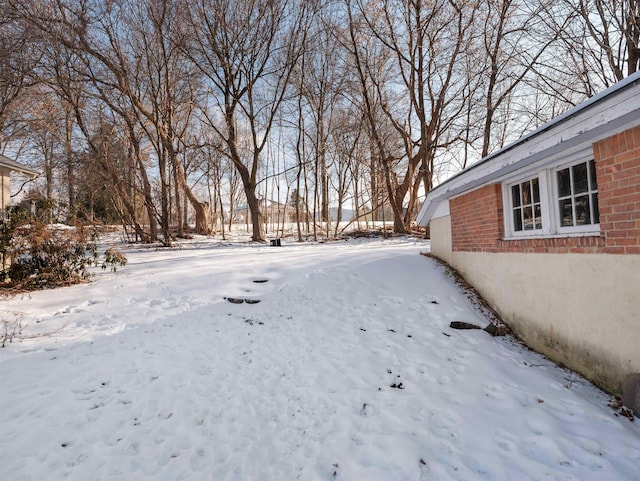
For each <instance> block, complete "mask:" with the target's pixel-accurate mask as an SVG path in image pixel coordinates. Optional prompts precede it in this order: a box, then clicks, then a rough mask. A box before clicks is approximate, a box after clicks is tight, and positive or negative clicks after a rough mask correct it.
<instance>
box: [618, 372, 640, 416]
mask: <svg viewBox="0 0 640 481" xmlns="http://www.w3.org/2000/svg"><path fill="white" fill-rule="evenodd" d="M622 404H624V405H625V406H627V407H629V408H631V410H632V411H633V413H634V414H635V415H636V416H638V417H640V373H637V372H636V373H633V374H628V375H627V376H626V377H625V378H624V381H623V382H622Z"/></svg>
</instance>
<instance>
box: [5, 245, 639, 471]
mask: <svg viewBox="0 0 640 481" xmlns="http://www.w3.org/2000/svg"><path fill="white" fill-rule="evenodd" d="M285 244H286V245H285V246H284V247H281V248H275V247H267V246H256V245H248V244H240V245H224V244H220V243H215V242H214V241H210V240H206V239H199V240H196V241H192V242H189V243H184V244H182V245H181V247H180V248H174V249H164V250H154V249H146V248H139V247H138V248H130V249H128V250H127V255H128V258H129V261H130V262H129V265H128V266H127V267H125V268H121V269H120V270H119V271H118V272H117V273H115V274H114V273H110V272H98V273H97V276H96V281H95V282H94V283H92V284H87V285H80V286H74V287H69V288H64V289H57V290H52V291H46V292H38V293H34V294H31V295H29V296H24V297H18V298H13V299H11V300H8V301H3V302H2V308H1V311H0V314H1V315H2V319H4V320H16V319H21V320H22V324H23V326H24V328H23V334H24V335H27V336H30V335H36V334H41V336H40V335H38V336H35V337H33V338H32V339H26V340H24V341H22V342H13V343H11V344H8V345H7V347H5V348H4V349H1V350H0V376H1V382H2V387H1V391H0V429H1V436H0V478H1V479H2V480H5V481H19V480H34V481H44V480H62V479H74V480H81V481H87V480H107V479H108V480H136V481H137V480H146V479H148V480H152V479H153V480H167V481H176V480H192V481H201V480H215V481H218V480H252V481H257V480H264V481H267V480H273V481H276V480H277V481H287V480H297V479H299V480H329V481H330V480H334V479H336V480H367V481H375V480H381V481H382V480H391V481H400V480H434V481H446V480H465V481H472V480H505V481H511V480H514V481H515V480H517V481H523V480H575V481H588V480H603V481H604V480H618V481H626V480H629V481H633V480H635V481H637V480H639V479H640V423H638V422H637V421H636V422H633V423H632V422H630V421H629V420H628V419H626V418H624V417H619V416H616V415H615V411H614V410H613V409H611V408H610V407H608V403H609V402H610V401H611V398H610V397H609V396H607V395H605V394H604V393H602V392H601V391H599V390H597V389H595V388H594V387H592V386H591V385H590V384H589V383H587V382H586V381H584V380H583V379H582V378H580V377H578V376H576V375H575V374H573V373H570V372H569V371H566V370H563V369H560V368H558V367H556V366H555V365H554V364H552V363H551V362H549V361H547V360H545V359H544V358H542V357H541V356H539V355H537V354H535V353H532V352H530V351H528V350H526V349H524V348H523V347H521V346H520V345H519V344H517V343H516V342H514V341H513V340H512V339H510V338H508V337H503V338H500V337H496V338H492V337H490V336H489V335H488V334H487V333H485V332H484V331H479V330H476V331H456V330H452V329H450V328H449V327H448V326H449V323H450V322H451V321H468V322H473V323H476V324H482V325H484V324H486V322H487V321H486V320H485V319H483V318H482V316H481V315H480V314H478V313H477V312H475V311H474V310H473V308H472V307H471V306H470V304H469V303H468V301H467V300H466V297H465V294H464V293H463V292H462V291H460V290H459V289H458V288H457V287H456V286H455V284H454V283H453V281H452V280H451V279H450V278H449V277H448V276H447V275H446V274H445V273H444V271H443V269H442V268H441V267H440V266H438V265H437V264H436V263H435V262H434V261H432V260H431V259H428V258H426V257H424V256H420V255H419V253H420V252H421V251H425V250H428V244H427V243H425V242H423V241H419V240H415V239H409V238H395V239H391V240H366V241H363V240H361V241H353V240H352V241H349V242H345V241H342V242H338V243H327V244H316V245H312V244H295V243H293V242H292V243H285ZM255 281H266V282H255ZM225 297H232V298H239V299H256V300H258V299H259V300H260V302H259V303H255V304H248V303H246V302H243V303H241V304H232V303H230V302H228V301H227V300H225ZM392 386H395V387H392Z"/></svg>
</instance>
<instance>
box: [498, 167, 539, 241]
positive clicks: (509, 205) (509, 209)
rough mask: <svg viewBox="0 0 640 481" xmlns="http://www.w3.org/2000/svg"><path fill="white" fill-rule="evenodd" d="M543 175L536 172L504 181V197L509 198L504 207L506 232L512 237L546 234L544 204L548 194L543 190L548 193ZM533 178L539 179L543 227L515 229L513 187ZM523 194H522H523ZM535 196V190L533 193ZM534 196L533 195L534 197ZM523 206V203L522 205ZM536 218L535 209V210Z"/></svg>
mask: <svg viewBox="0 0 640 481" xmlns="http://www.w3.org/2000/svg"><path fill="white" fill-rule="evenodd" d="M542 177H543V176H541V175H539V174H538V173H536V174H533V175H532V174H529V175H527V176H523V177H519V178H517V180H513V179H512V180H511V181H509V182H503V183H502V198H503V199H507V202H505V203H504V204H505V209H504V219H505V234H506V236H507V237H510V238H523V237H540V236H542V235H544V234H545V221H544V219H545V209H546V206H545V205H544V204H545V202H546V195H543V192H544V193H545V194H546V185H545V186H544V187H543V183H544V180H543V178H542ZM533 179H538V190H539V195H540V211H541V213H540V215H541V217H542V228H540V229H535V228H534V229H531V230H518V231H517V230H515V225H514V222H513V211H514V209H515V207H514V205H513V204H514V203H513V190H512V187H514V186H516V185H521V184H523V183H525V182H528V181H531V180H533ZM521 195H522V194H521ZM531 195H532V196H533V192H532V193H531ZM532 198H533V197H532ZM520 208H522V205H521V206H520ZM533 215H534V219H535V211H534V212H533Z"/></svg>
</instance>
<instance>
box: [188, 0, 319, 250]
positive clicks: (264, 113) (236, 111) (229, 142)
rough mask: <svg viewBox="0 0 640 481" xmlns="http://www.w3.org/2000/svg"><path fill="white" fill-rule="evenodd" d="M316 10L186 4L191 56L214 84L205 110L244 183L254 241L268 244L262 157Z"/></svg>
mask: <svg viewBox="0 0 640 481" xmlns="http://www.w3.org/2000/svg"><path fill="white" fill-rule="evenodd" d="M310 6H311V2H291V1H286V0H256V1H252V2H248V3H244V2H235V1H231V2H229V1H226V0H213V1H200V2H199V3H198V4H197V5H196V4H194V3H192V2H187V3H185V5H184V8H185V9H186V10H187V11H188V12H189V15H190V19H191V24H192V25H193V36H192V38H191V43H190V44H189V46H188V47H187V48H186V50H185V53H186V54H187V55H189V56H190V57H191V58H192V60H193V61H194V63H195V64H196V65H197V66H198V67H199V68H200V69H201V71H202V73H203V74H204V75H205V76H206V77H207V78H208V80H209V88H210V92H211V95H210V96H209V99H208V100H209V103H208V104H207V105H205V106H203V112H204V113H205V115H206V118H207V121H208V125H209V126H210V127H211V128H212V129H213V130H214V131H215V132H216V133H217V134H218V135H219V136H220V138H221V139H223V142H224V144H225V147H226V148H225V154H226V155H227V156H228V158H229V159H230V160H231V162H232V163H233V165H234V166H235V168H236V169H237V171H238V173H239V174H240V177H241V179H242V184H243V187H244V192H245V196H246V199H247V204H248V207H249V210H250V212H251V220H252V226H253V234H252V239H253V240H254V241H264V239H265V236H264V228H263V223H262V213H261V211H260V202H259V199H258V196H257V195H256V187H257V183H258V181H259V179H258V177H257V176H258V172H259V166H260V161H261V155H262V153H263V151H264V149H265V147H266V145H267V143H268V142H269V141H270V139H271V133H272V129H273V127H274V122H275V120H276V116H277V113H278V110H279V108H280V106H281V104H282V102H283V100H284V97H285V93H286V92H287V89H288V84H289V79H290V77H291V72H292V70H293V68H294V66H295V64H296V61H297V59H298V57H299V56H300V53H301V51H302V48H303V46H304V43H305V35H306V29H307V25H308V22H307V17H308V11H309V9H310ZM243 129H244V130H246V132H247V135H246V136H245V138H244V140H245V141H246V143H247V153H246V155H243V153H242V145H241V142H242V140H243V139H242V138H241V137H242V135H241V133H240V131H241V130H243Z"/></svg>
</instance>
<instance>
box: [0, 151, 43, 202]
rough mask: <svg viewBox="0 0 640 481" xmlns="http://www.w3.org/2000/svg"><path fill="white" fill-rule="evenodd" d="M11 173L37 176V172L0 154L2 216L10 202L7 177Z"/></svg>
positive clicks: (8, 178) (9, 183) (8, 179)
mask: <svg viewBox="0 0 640 481" xmlns="http://www.w3.org/2000/svg"><path fill="white" fill-rule="evenodd" d="M11 172H17V173H18V174H22V175H26V176H27V177H37V176H38V172H37V171H35V170H33V169H31V168H29V167H27V166H26V165H22V164H19V163H18V162H16V161H15V160H11V159H9V158H8V157H5V156H4V155H1V154H0V215H4V213H5V209H6V208H7V207H8V206H9V203H10V201H11V179H10V177H9V175H10V174H11Z"/></svg>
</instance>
